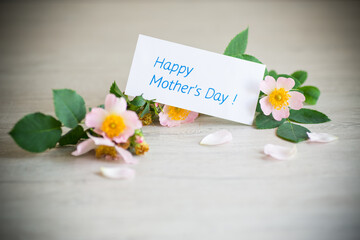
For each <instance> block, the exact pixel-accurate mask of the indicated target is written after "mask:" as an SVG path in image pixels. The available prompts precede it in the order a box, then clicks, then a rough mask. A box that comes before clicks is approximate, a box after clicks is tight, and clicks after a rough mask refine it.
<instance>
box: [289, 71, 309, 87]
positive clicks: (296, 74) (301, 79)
mask: <svg viewBox="0 0 360 240" xmlns="http://www.w3.org/2000/svg"><path fill="white" fill-rule="evenodd" d="M291 76H293V77H294V78H296V79H297V80H298V81H299V82H300V85H303V84H304V82H305V81H306V79H307V76H308V74H307V72H305V71H296V72H294V73H293V74H291Z"/></svg>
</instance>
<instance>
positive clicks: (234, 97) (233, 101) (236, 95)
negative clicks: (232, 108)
mask: <svg viewBox="0 0 360 240" xmlns="http://www.w3.org/2000/svg"><path fill="white" fill-rule="evenodd" d="M236 98H237V94H236V95H235V97H234V100H233V102H232V104H233V105H234V102H235V100H236Z"/></svg>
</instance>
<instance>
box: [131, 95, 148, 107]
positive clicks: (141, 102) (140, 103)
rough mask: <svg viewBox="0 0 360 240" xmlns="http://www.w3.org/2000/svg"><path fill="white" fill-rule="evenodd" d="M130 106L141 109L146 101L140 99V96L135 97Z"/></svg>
mask: <svg viewBox="0 0 360 240" xmlns="http://www.w3.org/2000/svg"><path fill="white" fill-rule="evenodd" d="M130 103H131V104H132V105H135V106H137V107H141V106H143V105H144V104H145V103H146V101H145V99H144V98H143V97H142V95H140V96H136V97H135V98H134V99H133V100H132V101H131V102H130Z"/></svg>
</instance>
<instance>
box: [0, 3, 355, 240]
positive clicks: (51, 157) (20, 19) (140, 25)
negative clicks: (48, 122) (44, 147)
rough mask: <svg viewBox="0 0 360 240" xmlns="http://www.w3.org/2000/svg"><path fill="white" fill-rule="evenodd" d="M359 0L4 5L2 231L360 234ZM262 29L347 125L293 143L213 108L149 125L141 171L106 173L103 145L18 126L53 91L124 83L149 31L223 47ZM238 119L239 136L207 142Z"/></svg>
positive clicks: (10, 235)
mask: <svg viewBox="0 0 360 240" xmlns="http://www.w3.org/2000/svg"><path fill="white" fill-rule="evenodd" d="M358 10H359V4H358V3H357V2H356V1H329V2H328V1H244V2H241V1H221V2H220V1H209V2H206V1H195V2H193V1H178V2H176V1H170V2H168V1H155V2H149V1H134V2H133V1H122V2H117V1H101V2H100V1H99V2H97V1H63V2H60V1H39V2H33V3H26V2H24V3H22V2H15V3H9V4H6V3H3V2H2V3H1V5H0V12H1V14H0V18H1V21H0V25H1V37H0V39H1V42H0V54H1V57H0V81H1V87H0V100H1V104H0V112H1V115H0V116H1V117H0V124H1V125H0V133H1V135H0V158H1V159H0V193H1V194H0V212H1V214H0V239H34V240H35V239H36V240H43V239H44V240H45V239H46V240H48V239H59V240H60V239H67V240H72V239H86V240H89V239H90V240H91V239H102V240H106V239H132V240H135V239H154V240H155V239H156V240H163V239H164V240H165V239H166V240H168V239H276V240H279V239H292V240H297V239H304V240H305V239H317V240H318V239H326V240H331V239H342V240H345V239H358V237H359V234H360V228H359V227H360V221H359V220H360V208H359V207H360V188H359V183H360V182H359V180H360V177H359V174H360V158H359V153H360V151H359V144H360V141H359V137H360V134H359V133H360V131H359V116H360V105H359V101H360V98H359V92H360V85H359V76H360V71H359V67H360V65H359V60H360V58H359V56H360V55H359V49H360V45H359V36H360V35H359V30H360V29H359V26H360V17H359V14H358ZM247 26H249V27H250V36H249V45H248V51H247V52H248V53H249V54H253V55H255V56H257V57H258V58H259V59H261V60H262V61H263V62H265V63H266V64H267V65H268V67H269V69H276V70H277V71H278V72H283V73H291V72H292V71H295V70H298V69H305V70H308V72H309V79H308V82H307V84H309V85H316V86H318V87H319V88H320V89H321V91H322V95H321V97H320V100H319V102H318V105H317V106H316V107H315V109H318V110H320V111H323V112H325V113H327V114H328V115H329V117H330V118H331V119H332V121H331V122H330V123H326V124H322V125H311V126H308V127H309V129H310V130H312V131H314V132H328V133H331V134H334V135H337V136H339V141H337V142H333V143H330V144H308V143H300V144H298V145H297V147H298V154H297V156H296V157H295V158H294V159H293V160H291V161H275V160H272V159H269V158H267V157H265V156H264V155H263V154H262V150H263V146H264V145H265V144H267V143H275V144H281V145H284V146H290V145H291V144H290V143H288V142H285V141H282V140H280V139H278V138H277V137H276V136H275V135H274V130H255V129H254V128H252V127H250V126H245V125H240V124H235V123H232V122H229V121H225V120H221V119H217V118H213V117H208V116H201V117H200V118H199V119H198V120H197V121H196V122H195V123H194V124H189V125H183V126H181V127H178V128H163V127H160V126H158V125H155V126H150V127H146V128H144V132H145V134H146V135H145V136H146V139H147V141H148V142H149V144H150V148H151V149H150V152H149V153H148V154H147V155H146V156H144V157H139V160H140V164H139V165H137V166H135V169H136V171H137V177H136V178H135V180H133V181H111V180H107V179H104V178H102V177H101V176H100V175H99V173H98V171H99V168H100V167H101V166H116V165H117V164H116V163H111V162H106V161H101V160H96V159H95V158H94V156H93V155H92V154H88V155H85V156H83V157H72V156H71V155H70V152H71V151H72V150H73V148H71V147H69V148H63V149H56V150H51V151H48V152H45V153H43V154H31V153H27V152H25V151H23V150H21V149H20V148H19V147H17V146H16V145H15V143H14V142H13V141H12V139H11V138H10V137H9V135H7V132H9V130H10V129H11V128H12V126H13V125H14V123H15V122H16V121H17V120H18V119H20V118H21V117H22V116H23V115H25V114H28V113H32V112H35V111H42V112H45V113H47V114H54V113H53V105H52V100H51V98H52V95H51V94H52V93H51V90H52V89H57V88H71V89H75V90H76V91H77V92H78V93H80V94H81V95H82V96H83V97H84V98H85V101H86V103H87V105H88V106H96V105H98V104H101V103H102V102H103V100H104V97H105V95H106V93H107V91H108V88H109V86H110V84H111V82H112V81H114V80H116V81H117V82H118V84H119V85H120V86H121V87H122V88H124V87H125V84H126V80H127V76H128V73H129V69H130V64H131V61H132V56H133V53H134V49H135V44H136V40H137V36H138V34H139V33H142V34H146V35H150V36H154V37H158V38H161V39H165V40H170V41H174V42H178V43H182V44H186V45H190V46H194V47H198V48H201V49H206V50H210V51H214V52H218V53H222V52H223V50H224V48H225V47H226V45H227V43H228V42H229V40H230V39H231V38H232V37H233V36H234V35H235V34H237V33H238V32H239V31H241V30H243V29H244V28H246V27H247ZM222 128H225V129H229V130H230V131H231V132H232V133H233V137H234V140H233V141H232V142H231V143H230V144H227V145H223V146H217V147H203V146H200V145H199V144H198V143H199V141H200V140H201V138H202V137H203V136H205V135H206V134H208V133H210V132H212V131H215V130H218V129H222Z"/></svg>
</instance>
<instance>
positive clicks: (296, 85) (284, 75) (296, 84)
mask: <svg viewBox="0 0 360 240" xmlns="http://www.w3.org/2000/svg"><path fill="white" fill-rule="evenodd" d="M279 77H284V78H292V79H293V80H294V81H295V85H294V87H293V89H297V88H299V87H300V86H301V83H300V82H299V80H297V78H296V77H293V76H290V75H287V74H279V75H277V77H276V79H278V78H279Z"/></svg>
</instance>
